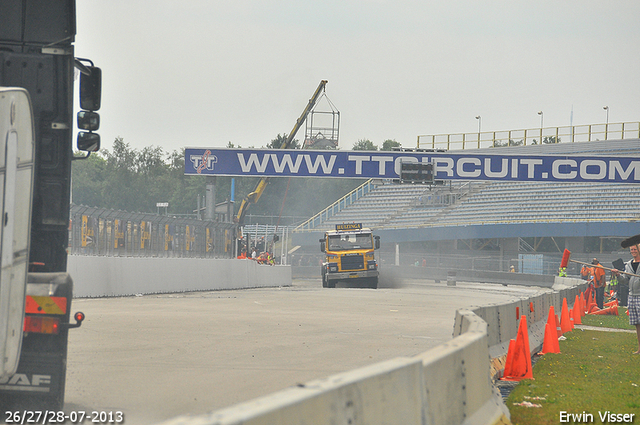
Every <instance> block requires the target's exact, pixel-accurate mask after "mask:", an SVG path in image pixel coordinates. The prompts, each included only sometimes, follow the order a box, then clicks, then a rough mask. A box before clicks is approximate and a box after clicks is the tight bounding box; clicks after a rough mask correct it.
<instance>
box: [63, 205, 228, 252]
mask: <svg viewBox="0 0 640 425" xmlns="http://www.w3.org/2000/svg"><path fill="white" fill-rule="evenodd" d="M235 227H236V226H235V224H233V223H221V222H215V221H205V220H197V219H190V218H179V217H172V216H166V215H158V214H150V213H138V212H127V211H121V210H111V209H106V208H93V207H87V206H84V205H71V213H70V223H69V253H70V254H79V255H104V256H118V257H129V256H134V257H194V258H233V257H234V249H233V248H234V246H233V245H234V240H235Z"/></svg>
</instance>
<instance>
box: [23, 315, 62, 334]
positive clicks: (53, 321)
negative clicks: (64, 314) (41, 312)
mask: <svg viewBox="0 0 640 425" xmlns="http://www.w3.org/2000/svg"><path fill="white" fill-rule="evenodd" d="M24 331H25V332H33V333H39V334H52V335H57V334H58V332H59V331H60V319H58V318H56V317H47V316H25V318H24Z"/></svg>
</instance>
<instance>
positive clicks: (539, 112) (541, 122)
mask: <svg viewBox="0 0 640 425" xmlns="http://www.w3.org/2000/svg"><path fill="white" fill-rule="evenodd" d="M538 115H540V144H542V127H544V126H543V122H544V113H542V111H538Z"/></svg>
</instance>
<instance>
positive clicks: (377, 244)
mask: <svg viewBox="0 0 640 425" xmlns="http://www.w3.org/2000/svg"><path fill="white" fill-rule="evenodd" d="M374 238H375V240H376V242H375V245H374V249H380V236H374Z"/></svg>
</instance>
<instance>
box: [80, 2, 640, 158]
mask: <svg viewBox="0 0 640 425" xmlns="http://www.w3.org/2000/svg"><path fill="white" fill-rule="evenodd" d="M638 16H640V2H638V1H637V0H622V1H601V0H600V1H591V0H568V1H564V0H561V1H558V0H549V1H547V0H537V1H530V2H525V1H513V0H509V1H506V0H505V1H497V0H485V1H427V0H416V1H413V0H411V1H409V0H395V1H390V0H389V1H387V0H358V1H356V0H335V1H333V0H332V1H323V0H313V1H311V0H287V1H277V0H252V1H246V0H233V1H231V0H230V1H218V0H180V1H177V0H153V1H151V0H78V1H77V17H78V24H77V29H78V34H77V36H76V56H78V57H85V58H91V59H92V60H93V61H94V62H95V64H96V66H99V67H101V68H102V70H103V99H102V108H101V110H100V116H101V129H100V131H99V133H100V134H101V136H102V144H103V147H104V148H107V149H110V148H111V145H112V142H113V140H114V139H115V138H116V137H117V136H121V137H123V138H124V141H125V142H127V143H129V144H130V145H131V146H132V147H133V148H136V149H142V148H144V147H145V146H160V147H161V148H162V149H164V150H165V151H166V152H171V151H173V150H177V149H180V148H182V147H187V146H189V147H223V146H226V145H227V143H228V142H232V143H234V144H235V145H236V146H237V145H240V146H242V147H245V148H246V147H251V146H254V147H261V146H264V145H266V144H267V143H268V142H269V141H270V140H271V139H273V138H275V137H276V135H277V134H278V133H288V132H289V131H290V130H291V129H292V128H293V125H294V124H295V121H296V119H297V118H298V117H299V116H300V114H301V113H302V111H303V109H304V107H305V106H306V105H307V102H308V100H309V98H310V97H311V96H312V94H313V92H314V91H315V89H316V87H317V86H318V84H319V83H320V81H321V80H323V79H326V80H328V81H329V82H328V84H327V86H326V94H327V96H328V97H329V99H330V100H331V101H332V102H333V103H334V104H335V106H336V108H337V109H338V110H339V111H340V114H341V125H340V148H341V149H350V148H351V147H352V146H353V144H354V143H356V142H357V141H358V140H359V139H369V140H371V141H372V142H374V143H375V144H377V145H378V146H380V145H382V142H383V141H384V140H386V139H395V140H397V141H398V142H400V143H401V144H402V145H403V146H405V147H407V146H415V143H416V138H417V136H418V135H425V134H442V133H462V132H477V131H478V120H477V119H476V118H475V117H476V116H477V115H480V116H481V117H482V121H481V124H482V131H494V130H509V129H524V128H538V127H539V126H540V115H538V113H537V112H538V111H540V110H542V111H543V113H544V115H543V117H544V126H545V127H548V126H566V125H569V124H570V123H571V111H572V109H573V124H574V125H579V124H595V123H604V122H605V119H606V112H605V110H603V107H604V106H608V107H609V108H610V109H609V122H610V123H613V122H631V121H640V78H639V76H640V25H638V22H637V21H638ZM303 135H304V127H303V128H302V130H301V131H300V132H299V133H298V135H297V137H296V138H298V139H300V140H302V138H303Z"/></svg>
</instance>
